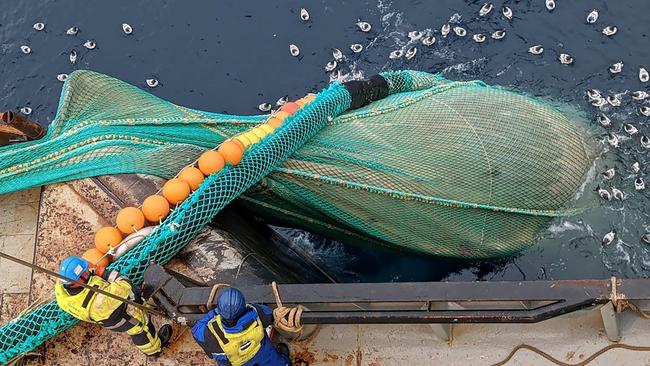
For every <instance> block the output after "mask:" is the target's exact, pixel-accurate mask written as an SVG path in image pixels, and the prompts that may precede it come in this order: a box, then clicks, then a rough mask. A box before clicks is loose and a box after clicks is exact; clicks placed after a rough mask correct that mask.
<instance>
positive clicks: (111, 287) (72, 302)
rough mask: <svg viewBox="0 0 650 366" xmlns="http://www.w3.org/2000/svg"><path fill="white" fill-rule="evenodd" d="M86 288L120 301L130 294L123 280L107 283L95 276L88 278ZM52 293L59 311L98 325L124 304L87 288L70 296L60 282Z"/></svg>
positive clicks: (127, 283) (130, 290)
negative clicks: (93, 289)
mask: <svg viewBox="0 0 650 366" xmlns="http://www.w3.org/2000/svg"><path fill="white" fill-rule="evenodd" d="M88 286H91V287H97V288H99V289H101V290H104V291H106V292H109V293H111V294H113V295H116V296H118V297H120V298H122V299H126V298H128V297H129V295H130V294H131V292H132V288H131V284H130V283H129V282H128V281H126V280H124V279H119V280H117V281H115V282H108V281H106V280H104V279H103V278H102V277H100V276H96V275H93V276H91V277H90V279H89V280H88ZM54 292H55V295H56V302H57V304H59V306H60V307H61V309H63V310H65V311H66V312H68V313H70V314H71V315H72V316H74V317H75V318H77V319H79V320H83V321H86V322H91V323H99V322H101V321H102V320H106V319H108V318H109V317H110V316H111V314H112V313H113V312H114V311H115V310H116V309H117V308H119V307H120V306H122V305H123V304H124V303H123V302H122V301H119V300H117V299H114V298H112V297H108V296H105V295H102V294H98V293H96V292H93V291H90V290H89V289H87V288H84V289H83V290H81V291H80V292H78V293H77V294H76V295H71V294H70V293H69V292H68V291H67V290H66V289H65V287H64V286H63V284H62V283H61V282H57V284H56V286H55V288H54Z"/></svg>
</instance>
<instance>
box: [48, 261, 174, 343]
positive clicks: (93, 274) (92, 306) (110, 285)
mask: <svg viewBox="0 0 650 366" xmlns="http://www.w3.org/2000/svg"><path fill="white" fill-rule="evenodd" d="M89 267H90V265H89V264H88V262H87V261H86V260H85V259H83V258H78V257H68V258H66V259H64V260H63V261H62V262H61V266H60V267H59V274H60V275H62V276H63V277H66V278H67V279H68V280H61V281H59V282H57V284H56V286H55V294H56V302H57V304H59V306H60V307H61V309H63V310H64V311H66V312H68V313H70V315H72V316H74V317H75V318H77V319H79V320H83V321H86V322H90V323H96V324H99V325H101V326H102V327H104V328H106V329H109V330H112V331H114V332H126V333H127V334H128V335H129V336H131V340H132V341H133V343H134V344H135V346H136V347H137V348H138V349H139V350H140V351H142V352H143V353H144V354H146V355H149V356H156V355H158V354H160V352H161V350H162V347H165V346H166V345H167V343H169V340H170V338H171V336H172V327H171V325H169V324H165V325H163V326H162V327H161V328H160V330H158V332H156V330H155V328H154V326H153V324H152V322H151V319H149V316H148V315H147V313H146V312H145V311H143V310H142V309H138V308H135V307H133V306H127V305H128V304H127V303H125V302H123V301H120V300H117V299H114V298H111V297H108V296H105V295H102V294H98V293H96V292H93V291H91V290H89V289H87V288H84V287H81V286H80V285H79V284H77V283H75V282H71V281H77V282H83V283H85V284H87V285H89V286H91V287H97V288H99V289H102V290H104V291H106V292H109V293H111V294H113V295H116V296H118V297H120V298H128V299H130V300H133V301H135V302H137V303H140V304H144V301H142V291H141V289H140V288H139V287H137V286H136V287H133V286H132V285H131V283H129V280H128V279H127V278H126V277H122V276H120V274H119V273H118V272H117V271H110V272H109V271H106V270H105V269H104V268H103V267H96V268H89Z"/></svg>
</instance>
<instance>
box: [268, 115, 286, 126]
mask: <svg viewBox="0 0 650 366" xmlns="http://www.w3.org/2000/svg"><path fill="white" fill-rule="evenodd" d="M282 122H283V121H282V120H281V119H278V118H276V117H271V118H269V120H268V121H266V124H267V125H269V126H271V127H273V128H278V127H280V126H281V125H282Z"/></svg>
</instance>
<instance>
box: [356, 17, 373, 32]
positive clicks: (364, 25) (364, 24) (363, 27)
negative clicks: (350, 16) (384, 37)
mask: <svg viewBox="0 0 650 366" xmlns="http://www.w3.org/2000/svg"><path fill="white" fill-rule="evenodd" d="M357 27H359V30H360V31H362V32H364V33H367V32H370V30H371V29H372V26H371V25H370V23H368V22H364V21H362V20H361V19H359V20H358V21H357Z"/></svg>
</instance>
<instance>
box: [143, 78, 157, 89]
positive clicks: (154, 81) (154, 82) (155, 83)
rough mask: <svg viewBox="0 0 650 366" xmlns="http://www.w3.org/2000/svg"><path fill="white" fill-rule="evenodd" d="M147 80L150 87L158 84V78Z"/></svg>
mask: <svg viewBox="0 0 650 366" xmlns="http://www.w3.org/2000/svg"><path fill="white" fill-rule="evenodd" d="M145 82H146V83H147V86H148V87H150V88H155V87H157V86H158V80H157V79H147V80H145Z"/></svg>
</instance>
